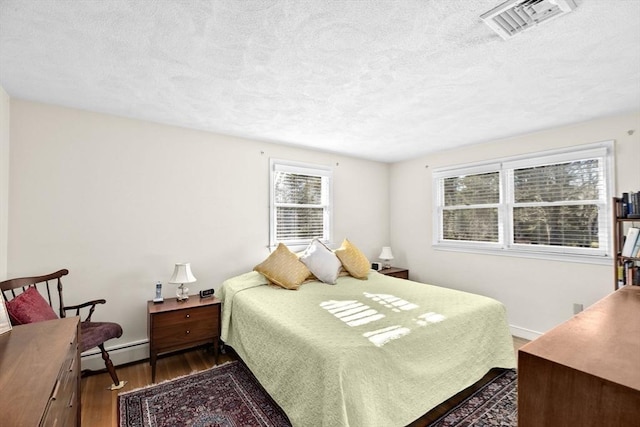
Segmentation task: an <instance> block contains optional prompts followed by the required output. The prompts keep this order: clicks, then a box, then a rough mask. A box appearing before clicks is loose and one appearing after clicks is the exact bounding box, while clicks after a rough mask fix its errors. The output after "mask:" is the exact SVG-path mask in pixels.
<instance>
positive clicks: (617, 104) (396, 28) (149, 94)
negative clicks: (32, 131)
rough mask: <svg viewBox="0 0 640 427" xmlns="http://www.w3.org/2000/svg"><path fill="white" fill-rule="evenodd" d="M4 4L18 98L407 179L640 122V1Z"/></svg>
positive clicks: (48, 0)
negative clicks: (509, 27)
mask: <svg viewBox="0 0 640 427" xmlns="http://www.w3.org/2000/svg"><path fill="white" fill-rule="evenodd" d="M499 3H501V0H406V1H373V0H370V1H368V0H363V1H348V0H344V1H330V0H315V1H283V0H260V1H230V0H218V1H215V0H214V1H205V0H202V1H200V0H198V1H197V0H173V1H170V0H159V1H151V0H148V1H141V0H138V1H129V0H102V1H101V0H93V1H91V0H77V1H71V0H69V1H63V0H40V1H38V0H0V85H2V87H3V88H4V89H5V90H6V91H7V93H8V94H9V95H10V96H11V97H15V98H21V99H28V100H35V101H41V102H45V103H51V104H57V105H63V106H69V107H75V108H80V109H85V110H91V111H97V112H104V113H110V114H115V115H119V116H125V117H133V118H138V119H144V120H151V121H155V122H161V123H168V124H173V125H178V126H184V127H188V128H195V129H203V130H208V131H213V132H216V133H221V134H227V135H236V136H242V137H247V138H251V139H256V140H264V141H272V142H278V143H284V144H291V145H297V146H306V147H311V148H315V149H321V150H327V151H332V152H338V153H343V154H346V155H350V156H356V157H361V158H367V159H373V160H380V161H387V162H391V161H399V160H404V159H408V158H412V157H415V156H418V155H421V154H426V153H429V152H433V151H438V150H443V149H447V148H452V147H456V146H463V145H468V144H474V143H480V142H484V141H489V140H494V139H499V138H503V137H508V136H513V135H518V134H523V133H529V132H533V131H537V130H542V129H547V128H551V127H555V126H560V125H565V124H570V123H576V122H581V121H585V120H589V119H592V118H596V117H602V116H607V115H613V114H619V113H624V112H628V111H637V110H640V24H639V21H640V0H582V1H581V0H577V1H576V3H577V4H578V8H577V9H576V10H575V11H573V12H571V13H569V14H567V15H565V16H563V17H560V18H557V19H554V20H551V21H550V22H548V23H545V24H543V25H540V26H538V27H536V28H533V29H532V30H530V31H527V32H525V33H522V34H519V35H517V36H515V37H514V38H513V39H511V40H509V41H504V40H502V39H501V38H500V37H499V36H498V35H497V34H495V33H493V32H492V31H491V30H490V28H489V27H488V26H486V25H485V24H484V23H483V22H482V21H481V20H480V18H479V16H480V15H481V14H482V13H484V12H486V11H488V10H490V9H492V8H493V7H494V6H497V5H498V4H499Z"/></svg>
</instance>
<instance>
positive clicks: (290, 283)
mask: <svg viewBox="0 0 640 427" xmlns="http://www.w3.org/2000/svg"><path fill="white" fill-rule="evenodd" d="M253 270H254V271H257V272H258V273H261V274H262V275H264V276H265V277H266V278H267V279H269V281H271V282H273V283H275V284H276V285H279V286H282V287H283V288H285V289H294V290H295V289H298V288H299V287H300V284H301V283H302V282H304V281H305V280H306V278H307V277H309V275H310V274H311V272H310V271H309V269H308V268H307V266H306V265H304V264H303V263H302V262H300V260H299V259H298V257H297V256H296V254H294V253H293V252H291V251H290V250H289V248H287V247H286V246H285V245H283V244H282V243H280V244H278V247H277V248H276V250H275V251H273V252H272V253H271V255H269V256H268V257H267V259H265V260H264V261H263V262H262V263H261V264H258V265H256V266H255V267H254V269H253Z"/></svg>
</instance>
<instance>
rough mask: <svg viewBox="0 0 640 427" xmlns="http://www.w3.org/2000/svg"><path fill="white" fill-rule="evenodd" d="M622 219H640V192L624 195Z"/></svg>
mask: <svg viewBox="0 0 640 427" xmlns="http://www.w3.org/2000/svg"><path fill="white" fill-rule="evenodd" d="M621 199H622V212H621V213H622V217H623V218H640V191H636V192H633V191H632V192H630V193H622V198H621Z"/></svg>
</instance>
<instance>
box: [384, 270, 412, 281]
mask: <svg viewBox="0 0 640 427" xmlns="http://www.w3.org/2000/svg"><path fill="white" fill-rule="evenodd" d="M378 273H380V274H384V275H385V276H391V277H397V278H398V279H407V280H408V279H409V270H407V269H406V268H397V267H390V268H383V269H382V270H380V271H378Z"/></svg>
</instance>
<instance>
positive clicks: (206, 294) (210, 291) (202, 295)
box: [200, 288, 215, 298]
mask: <svg viewBox="0 0 640 427" xmlns="http://www.w3.org/2000/svg"><path fill="white" fill-rule="evenodd" d="M214 292H215V291H214V290H213V288H211V289H204V290H202V291H200V298H210V297H212V296H213V293H214Z"/></svg>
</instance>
